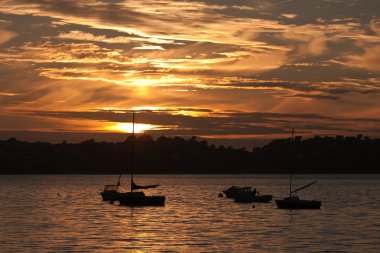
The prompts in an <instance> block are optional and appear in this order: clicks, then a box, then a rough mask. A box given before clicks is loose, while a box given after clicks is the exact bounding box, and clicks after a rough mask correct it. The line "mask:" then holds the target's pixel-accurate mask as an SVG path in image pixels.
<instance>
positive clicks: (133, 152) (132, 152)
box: [131, 112, 135, 192]
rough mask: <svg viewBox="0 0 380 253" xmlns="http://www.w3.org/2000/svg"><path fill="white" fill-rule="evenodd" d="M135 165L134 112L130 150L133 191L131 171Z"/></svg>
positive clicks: (133, 114) (133, 115)
mask: <svg viewBox="0 0 380 253" xmlns="http://www.w3.org/2000/svg"><path fill="white" fill-rule="evenodd" d="M134 167H135V112H133V113H132V150H131V192H132V191H133V187H132V185H133V172H134Z"/></svg>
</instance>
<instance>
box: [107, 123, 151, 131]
mask: <svg viewBox="0 0 380 253" xmlns="http://www.w3.org/2000/svg"><path fill="white" fill-rule="evenodd" d="M155 127H156V126H154V125H151V124H138V123H135V133H143V132H144V131H147V130H151V129H154V128H155ZM106 130H109V131H117V132H123V133H132V130H133V124H132V123H114V124H112V125H110V126H107V127H106Z"/></svg>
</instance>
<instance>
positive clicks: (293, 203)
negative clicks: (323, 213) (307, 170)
mask: <svg viewBox="0 0 380 253" xmlns="http://www.w3.org/2000/svg"><path fill="white" fill-rule="evenodd" d="M293 140H294V129H293V131H292V143H293ZM315 183H317V181H315V182H312V183H310V184H307V185H305V186H302V187H300V188H298V189H296V190H292V174H290V180H289V197H286V198H284V199H282V200H276V204H277V207H278V208H279V209H320V208H321V204H322V202H321V201H319V200H304V199H300V198H299V197H297V196H293V195H292V194H293V193H296V192H298V191H301V190H303V189H305V188H307V187H309V186H312V185H313V184H315Z"/></svg>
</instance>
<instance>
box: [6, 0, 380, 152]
mask: <svg viewBox="0 0 380 253" xmlns="http://www.w3.org/2000/svg"><path fill="white" fill-rule="evenodd" d="M132 111H136V112H137V115H136V130H137V131H138V132H144V133H147V134H152V135H153V136H160V135H166V136H199V137H201V138H207V139H209V140H213V141H215V142H218V143H221V144H222V143H232V144H235V145H237V146H239V145H240V146H242V145H243V146H245V145H250V144H255V143H256V144H259V143H264V142H265V141H268V140H271V139H275V138H284V137H289V136H290V134H291V129H292V128H295V131H296V134H297V135H302V136H305V137H308V136H314V135H320V136H327V135H328V136H335V135H353V136H356V135H358V134H363V135H365V136H371V137H379V136H380V1H378V0H307V1H306V0H276V1H275V0H244V1H239V0H236V1H227V0H225V1H223V0H222V1H220V0H218V1H216V0H207V1H170V0H145V1H136V0H126V1H122V0H86V1H83V0H72V1H70V0H62V1H56V0H2V1H1V2H0V138H5V137H10V136H14V137H21V138H25V139H30V140H34V141H35V140H43V141H45V140H49V138H50V139H51V138H53V137H54V138H55V141H59V140H57V138H62V139H70V138H71V139H73V140H75V139H76V140H78V141H79V140H80V139H81V138H84V137H88V136H95V137H96V136H97V137H99V138H101V139H105V140H107V138H108V140H111V139H112V140H115V138H116V139H118V138H121V139H125V135H126V133H128V132H130V131H131V121H132V114H131V112H132ZM107 136H108V137H107ZM115 136H116V137H115Z"/></svg>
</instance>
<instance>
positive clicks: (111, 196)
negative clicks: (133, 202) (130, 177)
mask: <svg viewBox="0 0 380 253" xmlns="http://www.w3.org/2000/svg"><path fill="white" fill-rule="evenodd" d="M121 194H123V193H121V192H116V191H112V192H110V191H103V192H101V193H100V195H102V198H103V201H116V200H118V199H119V197H120V195H121Z"/></svg>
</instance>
